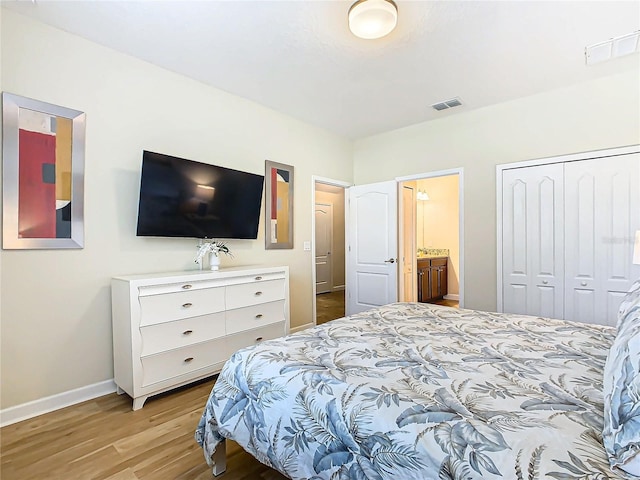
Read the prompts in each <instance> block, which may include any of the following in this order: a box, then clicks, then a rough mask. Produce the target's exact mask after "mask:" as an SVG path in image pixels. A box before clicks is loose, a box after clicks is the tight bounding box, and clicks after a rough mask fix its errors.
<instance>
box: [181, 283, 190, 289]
mask: <svg viewBox="0 0 640 480" xmlns="http://www.w3.org/2000/svg"><path fill="white" fill-rule="evenodd" d="M191 287H193V285H189V284H188V283H187V284H186V285H182V289H183V290H189V289H190V288H191Z"/></svg>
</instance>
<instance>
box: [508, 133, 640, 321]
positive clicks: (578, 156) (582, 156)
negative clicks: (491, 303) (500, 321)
mask: <svg viewBox="0 0 640 480" xmlns="http://www.w3.org/2000/svg"><path fill="white" fill-rule="evenodd" d="M633 153H640V145H629V146H626V147H617V148H607V149H603V150H594V151H590V152H581V153H573V154H569V155H559V156H554V157H546V158H538V159H534V160H526V161H523V162H514V163H503V164H500V165H496V224H497V225H496V226H497V232H496V233H497V235H496V262H497V269H496V278H497V303H496V305H497V307H496V309H497V311H498V312H502V311H503V310H504V298H503V291H502V289H503V287H504V285H503V278H502V268H503V265H502V252H503V243H502V233H503V232H502V221H503V218H502V217H503V215H502V209H503V204H502V195H503V192H502V181H503V178H502V177H503V172H504V171H505V170H511V169H514V168H522V167H534V166H538V165H547V164H551V163H566V162H576V161H580V160H591V159H597V158H608V157H617V156H620V155H629V154H633Z"/></svg>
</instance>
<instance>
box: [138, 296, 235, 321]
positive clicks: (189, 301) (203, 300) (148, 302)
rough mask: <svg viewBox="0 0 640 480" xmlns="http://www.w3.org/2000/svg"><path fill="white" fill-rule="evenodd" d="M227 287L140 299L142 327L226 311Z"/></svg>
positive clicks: (142, 297)
mask: <svg viewBox="0 0 640 480" xmlns="http://www.w3.org/2000/svg"><path fill="white" fill-rule="evenodd" d="M224 291H225V287H216V288H205V289H202V290H185V291H181V292H175V293H167V294H164V295H149V296H141V297H139V298H138V299H139V301H140V325H141V326H145V325H155V324H158V323H164V322H171V321H173V320H179V319H181V318H188V317H197V316H200V315H206V314H209V313H215V312H222V311H223V310H224Z"/></svg>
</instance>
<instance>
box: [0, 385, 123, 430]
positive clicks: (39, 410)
mask: <svg viewBox="0 0 640 480" xmlns="http://www.w3.org/2000/svg"><path fill="white" fill-rule="evenodd" d="M115 391H116V384H115V383H114V381H113V380H105V381H104V382H100V383H94V384H93V385H87V386H86V387H80V388H76V389H75V390H69V391H68V392H62V393H58V394H56V395H51V396H50V397H45V398H40V399H38V400H33V401H31V402H27V403H23V404H22V405H16V406H14V407H9V408H5V409H4V410H0V427H5V426H7V425H11V424H12V423H17V422H21V421H23V420H27V419H29V418H33V417H37V416H38V415H42V414H45V413H49V412H53V411H54V410H59V409H61V408H64V407H68V406H70V405H75V404H76V403H81V402H86V401H87V400H92V399H94V398H97V397H101V396H103V395H108V394H110V393H113V392H115Z"/></svg>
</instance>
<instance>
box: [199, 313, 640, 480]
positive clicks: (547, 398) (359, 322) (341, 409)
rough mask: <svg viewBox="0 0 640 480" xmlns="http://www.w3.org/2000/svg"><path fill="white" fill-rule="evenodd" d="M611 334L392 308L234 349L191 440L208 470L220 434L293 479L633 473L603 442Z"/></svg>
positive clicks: (598, 477)
mask: <svg viewBox="0 0 640 480" xmlns="http://www.w3.org/2000/svg"><path fill="white" fill-rule="evenodd" d="M636 321H637V317H636ZM637 323H640V321H637ZM615 337H616V330H615V329H614V328H611V327H604V326H597V325H585V324H579V323H571V322H565V321H560V320H552V319H543V318H537V317H530V316H522V315H512V314H511V315H510V314H498V313H489V312H481V311H474V310H465V309H454V308H448V307H442V306H438V305H430V304H418V303H396V304H391V305H387V306H384V307H380V308H376V309H373V310H369V311H366V312H363V313H360V314H357V315H353V316H350V317H346V318H343V319H339V320H334V321H332V322H329V323H327V324H324V325H321V326H318V327H315V328H312V329H308V330H305V331H302V332H298V333H295V334H293V335H289V336H287V337H284V338H281V339H276V340H272V341H268V342H264V343H261V344H258V345H257V346H254V347H250V348H247V349H243V350H241V351H239V352H236V353H235V354H234V355H233V356H232V357H231V358H230V359H229V361H228V362H227V363H226V365H225V367H224V369H223V370H222V372H221V373H220V375H219V377H218V379H217V381H216V383H215V385H214V388H213V390H212V392H211V395H210V397H209V400H208V402H207V404H206V406H205V408H204V412H203V414H202V418H201V420H200V423H199V425H198V428H197V430H196V435H195V436H196V440H197V441H198V443H199V444H200V445H201V446H202V448H203V451H204V455H205V458H206V460H207V461H208V462H209V464H210V465H211V466H212V467H213V469H214V474H217V473H220V472H221V471H223V470H224V439H225V438H231V439H233V440H235V441H236V442H238V443H239V444H240V445H241V446H242V447H243V448H244V449H245V450H246V451H248V452H249V453H250V454H252V455H253V456H254V457H256V458H257V459H258V460H259V461H260V462H262V463H264V464H266V465H268V466H270V467H272V468H274V469H276V470H278V471H280V472H281V473H283V474H284V475H286V476H287V477H289V478H292V479H308V480H321V479H332V480H334V479H335V480H346V479H370V480H382V479H394V480H410V479H420V480H426V479H498V478H500V479H514V480H524V479H527V480H534V479H542V478H555V479H575V480H578V479H580V480H605V479H614V478H634V477H631V476H629V475H628V474H626V473H625V472H624V471H622V470H620V469H615V470H612V468H611V464H610V458H609V456H608V455H607V452H606V451H605V448H604V447H603V437H602V432H603V428H604V417H603V411H604V396H603V372H604V369H605V363H607V356H608V353H609V350H610V348H611V345H612V343H613V342H614V339H615ZM638 418H639V420H640V417H638ZM632 435H633V434H632ZM634 448H635V447H634ZM632 453H633V452H632Z"/></svg>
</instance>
